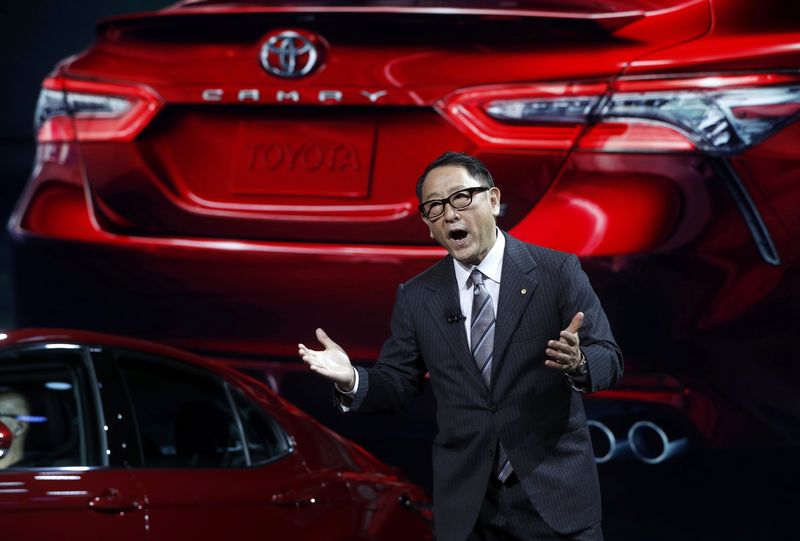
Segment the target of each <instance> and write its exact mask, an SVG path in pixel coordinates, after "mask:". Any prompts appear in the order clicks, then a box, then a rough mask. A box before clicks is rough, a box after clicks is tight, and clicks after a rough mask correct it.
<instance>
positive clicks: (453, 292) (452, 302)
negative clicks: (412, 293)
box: [426, 256, 486, 388]
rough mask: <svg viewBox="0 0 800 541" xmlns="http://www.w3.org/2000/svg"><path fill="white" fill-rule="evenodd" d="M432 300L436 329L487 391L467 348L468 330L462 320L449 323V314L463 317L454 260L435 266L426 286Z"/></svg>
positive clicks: (429, 304) (443, 261) (449, 259)
mask: <svg viewBox="0 0 800 541" xmlns="http://www.w3.org/2000/svg"><path fill="white" fill-rule="evenodd" d="M426 287H427V288H428V290H430V293H431V297H430V301H429V302H428V304H427V308H428V312H429V315H430V318H431V321H433V323H434V326H435V327H436V328H438V329H439V332H440V333H441V335H442V336H443V337H444V339H445V341H446V342H447V343H448V345H449V346H450V348H451V349H452V350H453V351H454V352H455V354H456V358H457V359H460V360H461V361H462V362H463V363H464V364H465V371H466V372H467V373H468V374H470V375H471V376H472V377H473V378H474V379H475V381H476V382H477V383H479V384H480V385H482V386H483V387H484V388H486V383H485V382H484V381H483V378H482V377H481V375H480V372H478V367H477V366H475V361H473V360H472V354H471V353H470V351H469V346H468V345H467V331H466V329H465V328H464V322H463V321H455V322H448V320H447V316H448V315H450V314H453V315H457V314H461V302H460V300H459V295H458V285H457V284H456V276H455V270H454V268H453V259H452V257H450V256H447V257H445V258H444V259H442V260H441V261H440V262H439V263H437V264H436V268H435V272H434V274H433V276H432V277H431V279H430V280H429V281H428V283H427V284H426Z"/></svg>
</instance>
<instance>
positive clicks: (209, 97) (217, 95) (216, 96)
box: [203, 88, 225, 101]
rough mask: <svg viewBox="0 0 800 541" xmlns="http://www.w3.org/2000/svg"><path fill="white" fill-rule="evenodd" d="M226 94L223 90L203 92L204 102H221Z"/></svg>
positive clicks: (215, 89) (209, 89)
mask: <svg viewBox="0 0 800 541" xmlns="http://www.w3.org/2000/svg"><path fill="white" fill-rule="evenodd" d="M224 93H225V92H224V91H223V90H222V89H221V88H208V89H206V90H203V101H221V100H222V95H223V94H224Z"/></svg>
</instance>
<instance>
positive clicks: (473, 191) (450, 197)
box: [417, 186, 492, 220]
mask: <svg viewBox="0 0 800 541" xmlns="http://www.w3.org/2000/svg"><path fill="white" fill-rule="evenodd" d="M491 189H492V188H491V186H475V187H472V188H464V189H463V190H458V191H455V192H453V193H451V194H450V195H448V196H447V197H445V198H444V199H429V200H427V201H424V202H422V203H420V204H419V205H417V209H419V212H420V214H422V215H423V216H425V217H426V218H427V219H429V220H430V219H432V218H438V217H439V216H441V215H442V214H444V210H445V205H450V207H452V208H453V209H454V210H464V209H465V208H467V207H468V206H470V205H471V204H472V199H473V198H474V197H475V194H476V193H483V192H487V191H489V190H491ZM464 192H467V193H468V194H469V201H468V202H467V204H466V205H462V206H460V207H457V206H455V205H454V204H453V198H454V197H455V196H457V195H458V194H462V193H464ZM431 203H441V204H442V212H440V213H439V214H436V215H434V216H433V217H431V215H430V214H428V213H426V212H425V206H426V205H430V204H431Z"/></svg>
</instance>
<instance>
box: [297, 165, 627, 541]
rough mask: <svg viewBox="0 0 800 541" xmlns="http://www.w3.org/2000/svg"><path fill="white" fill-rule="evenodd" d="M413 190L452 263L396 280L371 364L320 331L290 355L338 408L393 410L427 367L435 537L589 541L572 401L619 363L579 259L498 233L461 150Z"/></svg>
mask: <svg viewBox="0 0 800 541" xmlns="http://www.w3.org/2000/svg"><path fill="white" fill-rule="evenodd" d="M417 196H418V198H419V201H420V206H419V208H420V212H421V214H422V217H423V221H424V222H425V223H426V225H427V226H428V228H429V230H430V235H431V237H432V238H434V239H435V240H436V241H437V242H438V243H439V244H441V245H442V246H443V247H444V248H446V249H447V251H448V253H449V255H448V256H447V257H445V258H444V259H442V260H441V261H439V262H438V263H436V264H435V265H433V266H432V267H431V268H429V269H428V270H426V271H425V272H423V273H422V274H420V275H419V276H416V277H415V278H413V279H411V280H409V281H408V282H406V283H405V284H402V285H401V286H400V287H399V289H398V293H397V300H396V303H395V307H394V312H393V314H392V322H391V337H390V338H389V339H388V340H387V341H386V343H385V344H384V346H383V349H382V350H381V355H380V358H379V360H378V362H377V363H376V364H375V365H374V366H373V367H371V368H362V367H358V368H354V367H353V366H352V365H351V363H350V360H349V358H348V356H347V354H346V353H345V351H344V350H343V349H342V348H341V347H340V346H339V345H337V344H336V343H335V342H333V341H332V340H331V339H330V338H329V337H328V336H327V335H326V334H325V333H324V331H322V329H317V338H318V339H319V341H320V343H321V344H322V345H323V346H324V348H325V349H324V350H319V351H315V350H311V349H308V348H307V347H305V346H304V345H302V344H299V353H300V356H301V357H302V358H303V360H304V361H305V362H306V363H307V364H308V365H309V367H310V369H311V370H313V371H315V372H317V373H319V374H321V375H322V376H324V377H327V378H329V379H330V380H332V381H333V382H335V384H336V395H337V401H338V403H339V407H340V408H341V409H342V410H343V411H347V410H350V409H352V410H357V411H364V412H373V411H395V410H398V409H400V408H401V407H402V406H403V404H404V403H405V402H406V401H407V400H408V399H410V398H411V397H412V396H414V395H416V394H417V393H419V391H420V388H421V385H422V382H423V379H424V376H425V373H426V372H429V373H430V382H431V386H432V389H433V392H434V395H435V396H436V400H437V412H436V418H437V423H438V426H439V432H438V434H437V436H436V439H435V441H434V444H433V468H434V472H433V474H434V495H433V499H434V518H435V521H436V529H437V536H438V539H439V540H441V541H463V540H464V539H474V540H482V539H571V540H581V541H583V540H600V539H602V532H601V530H600V489H599V484H598V480H597V470H596V467H595V463H594V457H593V453H592V448H591V442H590V439H589V433H588V430H587V427H586V416H585V414H584V409H583V403H582V401H581V396H580V393H582V392H591V391H597V390H601V389H605V388H608V387H609V386H611V385H613V384H614V383H616V382H617V381H618V380H619V378H620V377H621V375H622V355H621V353H620V350H619V348H618V347H617V345H616V343H615V342H614V338H613V336H612V334H611V329H610V327H609V324H608V320H607V318H606V316H605V313H604V312H603V309H602V307H601V306H600V302H599V300H598V299H597V296H596V295H595V293H594V291H593V290H592V288H591V286H590V285H589V282H588V279H587V278H586V275H585V274H584V273H583V271H582V270H581V268H580V264H579V262H578V259H577V258H576V257H575V256H574V255H571V254H566V253H563V252H557V251H554V250H549V249H546V248H542V247H538V246H534V245H531V244H527V243H523V242H520V241H519V240H517V239H515V238H513V237H511V236H510V235H508V234H504V233H502V232H500V231H499V230H498V229H497V227H496V225H495V220H496V218H497V216H498V214H499V210H500V190H499V189H498V188H497V187H495V186H494V182H493V180H492V177H491V175H490V173H489V171H488V170H487V169H486V167H485V166H484V165H483V164H482V163H481V162H480V161H478V160H477V159H475V158H474V157H471V156H468V155H466V154H461V153H454V152H447V153H445V154H443V155H442V156H440V157H439V158H437V159H436V160H435V161H434V162H432V163H431V164H430V165H429V166H428V167H427V168H426V170H425V171H424V172H423V174H422V176H421V177H420V179H419V181H418V183H417Z"/></svg>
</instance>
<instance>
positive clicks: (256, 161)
mask: <svg viewBox="0 0 800 541" xmlns="http://www.w3.org/2000/svg"><path fill="white" fill-rule="evenodd" d="M245 153H246V159H247V168H248V169H250V170H251V171H255V170H266V171H284V172H289V173H291V172H295V171H307V172H315V171H319V170H322V169H324V170H326V171H329V172H333V173H341V172H345V171H353V172H356V171H360V170H361V159H360V158H359V155H358V149H357V148H356V146H355V145H347V144H321V143H303V144H291V143H266V144H257V145H248V146H247V147H246V149H245Z"/></svg>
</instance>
